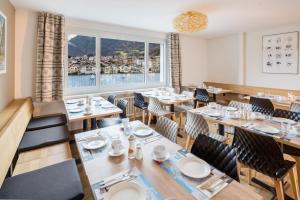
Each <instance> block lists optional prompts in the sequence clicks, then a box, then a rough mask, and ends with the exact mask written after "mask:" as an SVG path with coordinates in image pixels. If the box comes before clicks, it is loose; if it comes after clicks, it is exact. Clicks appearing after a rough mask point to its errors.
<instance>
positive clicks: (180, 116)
mask: <svg viewBox="0 0 300 200" xmlns="http://www.w3.org/2000/svg"><path fill="white" fill-rule="evenodd" d="M182 121H183V113H182V112H180V113H179V128H180V129H181V126H182Z"/></svg>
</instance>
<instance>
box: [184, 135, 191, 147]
mask: <svg viewBox="0 0 300 200" xmlns="http://www.w3.org/2000/svg"><path fill="white" fill-rule="evenodd" d="M190 140H191V136H189V135H188V136H187V138H186V142H185V149H188V148H189V145H190Z"/></svg>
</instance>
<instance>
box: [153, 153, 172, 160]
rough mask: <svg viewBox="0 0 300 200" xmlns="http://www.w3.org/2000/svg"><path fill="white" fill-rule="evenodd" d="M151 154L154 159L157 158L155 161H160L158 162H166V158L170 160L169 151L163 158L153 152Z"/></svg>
mask: <svg viewBox="0 0 300 200" xmlns="http://www.w3.org/2000/svg"><path fill="white" fill-rule="evenodd" d="M151 155H152V159H153V160H155V161H158V162H164V161H166V160H168V159H169V158H170V154H169V153H167V154H166V156H165V157H164V158H163V159H161V158H157V157H156V156H155V154H154V153H153V152H152V154H151Z"/></svg>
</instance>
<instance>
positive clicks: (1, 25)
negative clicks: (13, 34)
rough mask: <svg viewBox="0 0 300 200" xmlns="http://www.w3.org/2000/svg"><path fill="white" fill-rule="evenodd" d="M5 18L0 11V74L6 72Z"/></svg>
mask: <svg viewBox="0 0 300 200" xmlns="http://www.w3.org/2000/svg"><path fill="white" fill-rule="evenodd" d="M6 41H7V18H6V16H5V15H4V14H3V13H2V12H1V11H0V74H4V73H6V67H7V63H6V57H7V55H6V48H7V47H6V45H7V43H6Z"/></svg>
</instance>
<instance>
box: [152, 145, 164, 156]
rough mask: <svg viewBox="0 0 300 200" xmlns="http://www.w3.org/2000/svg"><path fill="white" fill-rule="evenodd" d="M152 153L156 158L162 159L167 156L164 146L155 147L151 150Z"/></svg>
mask: <svg viewBox="0 0 300 200" xmlns="http://www.w3.org/2000/svg"><path fill="white" fill-rule="evenodd" d="M153 153H154V155H155V157H156V158H158V159H164V158H165V157H166V155H167V149H166V147H165V146H164V145H161V144H160V145H156V146H155V147H154V149H153Z"/></svg>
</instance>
